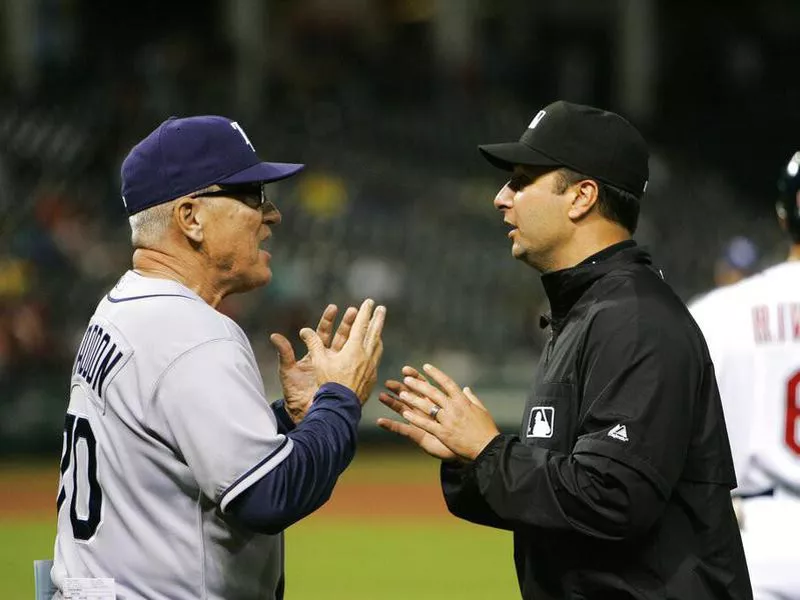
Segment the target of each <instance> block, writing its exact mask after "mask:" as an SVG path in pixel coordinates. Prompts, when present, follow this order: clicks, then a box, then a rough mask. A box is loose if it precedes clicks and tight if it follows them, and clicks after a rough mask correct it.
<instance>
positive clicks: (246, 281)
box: [235, 267, 272, 294]
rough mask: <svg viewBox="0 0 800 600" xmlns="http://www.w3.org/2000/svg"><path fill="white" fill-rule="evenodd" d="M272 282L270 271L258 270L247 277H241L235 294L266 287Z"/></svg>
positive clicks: (267, 269) (268, 269)
mask: <svg viewBox="0 0 800 600" xmlns="http://www.w3.org/2000/svg"><path fill="white" fill-rule="evenodd" d="M270 281H272V270H271V269H270V268H269V267H267V268H266V269H258V271H255V272H252V273H248V274H247V276H245V277H242V278H241V279H240V280H239V282H238V285H237V286H236V292H235V293H239V294H241V293H242V292H249V291H251V290H255V289H257V288H260V287H264V286H265V285H268V284H269V282H270Z"/></svg>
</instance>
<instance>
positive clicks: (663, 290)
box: [589, 269, 699, 354]
mask: <svg viewBox="0 0 800 600" xmlns="http://www.w3.org/2000/svg"><path fill="white" fill-rule="evenodd" d="M593 296H594V298H593V299H592V305H591V308H590V327H589V335H590V337H591V338H594V339H595V340H596V341H598V342H599V343H602V344H605V343H607V342H609V341H610V340H614V341H613V342H612V343H614V344H621V343H626V342H627V343H630V344H634V345H643V346H651V345H657V346H659V347H663V348H664V350H670V349H673V350H675V349H678V348H681V349H683V351H687V350H689V349H692V350H691V352H690V353H692V354H694V350H695V349H699V345H698V343H697V342H698V339H699V331H698V330H697V326H696V325H695V323H694V322H693V320H692V318H691V315H690V314H689V311H688V310H687V308H686V305H685V304H684V302H683V301H682V300H681V298H680V297H679V296H678V295H677V294H676V293H675V292H674V290H673V289H672V288H671V287H670V286H669V285H668V284H667V283H666V282H665V281H664V280H663V279H662V278H661V277H660V276H659V274H658V273H656V272H655V271H652V270H650V269H632V270H627V269H626V270H620V271H614V272H612V273H609V274H608V275H607V276H606V277H604V278H603V279H602V280H601V281H599V282H598V285H597V286H595V289H594V290H593Z"/></svg>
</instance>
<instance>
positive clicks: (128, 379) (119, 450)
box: [52, 271, 292, 600]
mask: <svg viewBox="0 0 800 600" xmlns="http://www.w3.org/2000/svg"><path fill="white" fill-rule="evenodd" d="M291 451H292V442H291V440H290V439H289V438H287V437H285V436H284V435H281V434H278V432H277V423H276V420H275V415H274V413H273V412H272V409H271V407H270V405H269V403H268V401H267V399H266V397H265V394H264V388H263V382H262V379H261V375H260V373H259V370H258V366H257V364H256V361H255V357H254V355H253V351H252V348H251V347H250V343H249V341H248V340H247V337H246V336H245V334H244V333H243V332H242V330H241V329H240V328H239V327H238V326H237V325H236V324H235V323H234V322H233V321H232V320H231V319H229V318H228V317H226V316H224V315H222V314H221V313H219V312H217V311H216V310H214V309H213V308H212V307H211V306H209V305H208V304H206V303H205V302H204V301H203V300H202V299H201V298H200V297H199V296H197V295H196V294H195V293H194V292H192V291H191V290H189V289H187V288H186V287H184V286H182V285H181V284H179V283H177V282H175V281H171V280H165V279H154V278H147V277H143V276H141V275H139V274H137V273H135V272H132V271H130V272H128V273H126V274H125V275H124V276H123V277H122V278H121V279H120V281H119V282H118V283H117V285H116V286H115V287H114V288H113V289H112V290H111V291H110V292H109V294H108V295H107V296H106V297H105V298H104V299H103V300H101V302H100V303H99V305H98V307H97V310H96V312H95V314H94V315H93V316H92V318H91V320H90V322H89V326H88V328H87V330H86V333H85V335H84V337H83V340H82V341H81V343H80V346H79V349H78V352H77V356H76V359H75V364H74V367H73V372H72V379H71V388H70V398H69V407H68V409H67V415H66V419H65V429H64V445H63V453H62V460H61V481H60V489H59V494H58V528H57V535H56V541H55V556H54V566H53V570H52V578H53V581H54V583H55V584H56V586H57V587H58V588H59V589H61V588H63V585H64V580H65V578H68V577H70V578H71V577H113V578H114V579H115V581H116V589H117V594H118V597H119V598H124V599H125V600H133V599H140V598H142V599H144V598H147V599H154V598H169V599H170V600H189V599H192V600H196V599H197V598H205V599H208V600H217V599H219V600H222V599H225V600H240V599H241V600H245V599H251V598H259V599H261V598H273V597H274V595H275V590H276V588H277V587H278V585H279V580H280V578H281V576H282V571H283V564H282V562H283V541H282V539H281V536H269V535H261V534H255V533H253V532H250V531H247V530H244V529H241V528H239V527H237V526H236V525H235V524H233V523H230V522H228V521H226V520H225V519H224V517H223V515H224V513H225V510H226V508H227V507H228V505H229V504H230V502H231V501H232V500H233V499H234V498H235V497H236V496H238V495H239V494H240V493H241V492H242V491H244V490H245V489H247V488H248V487H249V486H250V485H252V484H253V483H254V482H256V481H258V480H259V479H260V478H261V477H263V476H264V475H266V474H267V473H268V472H269V471H270V470H272V469H273V468H275V466H277V465H278V464H280V462H281V461H282V460H284V459H285V457H286V456H287V455H288V454H289V453H290V452H291ZM56 597H58V595H57V596H56Z"/></svg>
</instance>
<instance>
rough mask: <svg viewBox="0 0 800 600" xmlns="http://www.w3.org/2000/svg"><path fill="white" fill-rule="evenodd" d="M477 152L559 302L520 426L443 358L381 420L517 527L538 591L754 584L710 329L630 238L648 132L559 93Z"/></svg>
mask: <svg viewBox="0 0 800 600" xmlns="http://www.w3.org/2000/svg"><path fill="white" fill-rule="evenodd" d="M480 151H481V152H482V154H483V155H484V157H485V158H486V159H487V160H488V161H489V162H490V163H492V164H493V165H494V166H496V167H499V168H500V169H504V170H506V171H511V172H513V176H512V178H511V180H510V181H509V182H508V184H506V186H504V187H503V188H502V190H501V191H500V192H499V193H498V195H497V197H496V198H495V202H494V203H495V207H496V208H497V209H498V210H500V211H501V213H502V214H503V219H504V222H505V223H506V224H507V225H508V226H509V228H510V231H509V234H508V236H509V238H510V239H511V240H512V254H513V255H514V256H515V257H516V258H518V259H520V260H522V261H524V262H525V263H527V264H529V265H530V266H532V267H534V268H536V269H537V270H539V271H541V272H542V283H543V285H544V289H545V291H546V293H547V297H548V299H549V302H550V308H551V312H550V313H549V314H548V315H546V317H544V318H543V326H546V327H547V328H549V333H550V339H549V342H548V344H547V347H546V349H545V351H544V352H543V354H542V358H541V360H540V363H539V367H538V369H537V371H536V376H535V380H534V385H533V388H532V393H531V395H530V397H529V398H528V401H527V404H526V405H525V410H524V412H523V417H522V424H521V427H520V430H519V433H518V434H517V435H503V434H500V432H499V431H498V429H497V427H496V425H495V424H494V421H493V419H492V418H491V416H490V415H489V413H488V411H487V410H486V409H485V407H484V406H483V405H482V403H481V402H480V400H479V399H478V398H477V397H476V396H474V395H473V394H472V393H471V391H470V390H468V389H466V388H461V387H460V386H459V385H458V384H456V383H455V382H454V381H453V380H452V379H450V378H449V377H448V376H447V375H446V374H445V373H443V372H441V371H440V370H438V369H436V368H435V367H433V366H431V365H425V367H424V374H422V373H420V372H418V371H417V370H416V369H414V368H412V367H405V368H404V369H403V374H404V375H405V378H404V379H403V381H402V382H399V381H388V382H387V388H388V389H389V391H390V392H391V393H389V394H387V393H384V394H382V395H381V400H382V401H383V402H384V403H385V404H386V405H387V406H389V407H390V408H392V409H393V410H395V411H396V412H398V413H399V414H400V415H402V416H403V417H404V419H405V420H406V422H402V423H401V422H397V421H392V420H388V419H381V420H380V421H379V424H380V425H381V426H382V427H384V428H385V429H388V430H390V431H394V432H396V433H399V434H401V435H405V436H406V437H409V438H410V439H412V440H413V441H415V442H416V443H417V444H418V445H419V446H421V447H422V448H423V449H424V450H426V451H427V452H428V453H429V454H431V455H433V456H436V457H437V458H440V459H442V461H443V462H442V467H441V482H442V488H443V490H444V496H445V499H446V501H447V505H448V507H449V509H450V511H451V512H452V513H453V514H454V515H456V516H457V517H460V518H462V519H466V520H468V521H472V522H473V523H478V524H481V525H488V526H490V527H495V528H499V529H506V530H510V531H513V532H514V560H515V563H516V569H517V575H518V579H519V584H520V588H521V591H522V597H523V598H525V599H531V600H533V599H536V600H546V599H556V598H581V599H586V598H590V599H593V600H594V599H599V598H615V599H616V598H639V599H646V598H659V599H666V598H670V599H672V598H674V599H681V600H704V599H712V598H713V599H723V598H726V599H727V598H730V599H734V598H735V599H745V598H752V592H751V589H750V581H749V576H748V572H747V566H746V564H745V558H744V553H743V550H742V542H741V538H740V535H739V529H738V527H737V525H736V518H735V516H734V512H733V508H732V506H731V499H730V490H731V489H732V488H733V487H735V485H736V480H735V476H734V470H733V465H732V460H731V452H730V448H729V444H728V436H727V433H726V429H725V422H724V420H723V414H722V408H721V404H720V399H719V395H718V391H717V384H716V380H715V377H714V370H713V367H712V363H711V359H710V358H709V354H708V350H707V348H706V344H705V341H704V339H703V336H702V335H701V333H700V331H699V330H698V328H697V326H696V325H695V323H694V321H693V320H692V318H691V316H690V314H689V312H688V311H687V309H686V308H685V306H684V304H683V302H682V301H681V300H680V299H679V298H678V296H676V295H675V293H674V292H673V291H672V289H671V288H670V286H669V285H668V284H667V283H665V282H664V280H663V279H662V276H661V274H660V272H659V270H658V269H656V268H654V267H653V265H652V264H651V258H650V256H649V254H648V253H647V252H646V251H645V250H643V249H642V248H640V247H638V246H637V244H636V243H635V242H634V241H633V240H632V239H631V236H632V234H633V233H634V231H635V229H636V223H637V219H638V214H639V201H640V199H641V197H642V196H643V194H644V190H645V187H646V184H647V179H648V151H647V147H646V144H645V141H644V139H643V138H642V136H641V135H640V134H639V132H638V131H637V130H636V129H635V128H634V127H633V126H632V125H631V124H630V123H628V122H627V121H626V120H624V119H623V118H622V117H620V116H619V115H616V114H614V113H611V112H607V111H603V110H599V109H596V108H592V107H588V106H582V105H576V104H570V103H567V102H562V101H559V102H555V103H553V104H551V105H549V106H547V107H545V108H544V109H543V110H541V111H540V112H539V113H538V114H537V115H536V117H535V118H534V119H533V121H532V122H531V123H530V125H529V126H528V128H527V129H526V131H525V132H524V133H523V134H522V137H521V139H520V140H519V141H518V142H512V143H503V144H489V145H484V146H480Z"/></svg>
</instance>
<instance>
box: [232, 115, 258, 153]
mask: <svg viewBox="0 0 800 600" xmlns="http://www.w3.org/2000/svg"><path fill="white" fill-rule="evenodd" d="M231 127H233V128H234V129H235V130H236V131H238V132H239V133H240V134H241V135H242V137H243V138H244V142H245V144H247V145H248V146H250V148H251V150H252V151H253V152H255V151H256V149H255V148H253V144H252V143H251V142H250V138H249V137H247V134H246V133H245V132H244V129H242V127H241V126H240V125H239V124H238V123H237V122H236V121H231Z"/></svg>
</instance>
